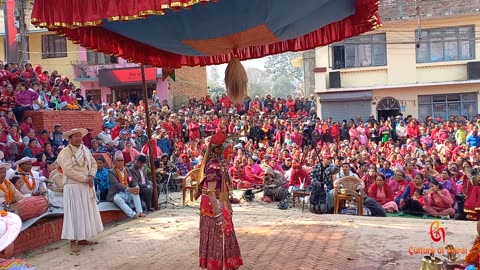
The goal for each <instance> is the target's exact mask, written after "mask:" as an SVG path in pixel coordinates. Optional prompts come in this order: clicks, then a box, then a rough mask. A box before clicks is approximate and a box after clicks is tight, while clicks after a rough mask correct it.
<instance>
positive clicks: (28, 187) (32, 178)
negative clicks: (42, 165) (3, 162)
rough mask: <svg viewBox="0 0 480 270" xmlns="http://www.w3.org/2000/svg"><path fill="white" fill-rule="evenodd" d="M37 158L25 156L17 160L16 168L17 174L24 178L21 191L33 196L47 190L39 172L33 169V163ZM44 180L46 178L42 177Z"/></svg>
mask: <svg viewBox="0 0 480 270" xmlns="http://www.w3.org/2000/svg"><path fill="white" fill-rule="evenodd" d="M35 161H36V159H34V158H29V157H24V158H22V159H20V160H19V161H17V162H16V163H15V164H16V165H17V169H16V170H15V173H14V174H16V175H18V176H19V177H20V178H21V179H22V180H21V181H22V182H23V183H22V187H21V188H20V192H21V193H22V194H23V195H26V196H31V195H32V194H43V193H44V192H45V190H46V189H45V184H44V183H43V182H41V181H40V180H41V178H40V177H39V174H38V172H36V171H34V170H32V163H33V162H35ZM42 180H44V179H42Z"/></svg>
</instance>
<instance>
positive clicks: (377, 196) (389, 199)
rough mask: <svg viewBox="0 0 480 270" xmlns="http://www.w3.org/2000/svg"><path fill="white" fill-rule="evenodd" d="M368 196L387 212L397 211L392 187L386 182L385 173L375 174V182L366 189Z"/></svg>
mask: <svg viewBox="0 0 480 270" xmlns="http://www.w3.org/2000/svg"><path fill="white" fill-rule="evenodd" d="M368 196H369V197H371V198H372V199H374V200H375V201H377V202H378V203H379V204H380V205H381V206H382V207H383V209H385V210H386V211H387V212H390V213H391V212H396V211H398V206H397V204H396V203H395V201H394V200H393V197H394V195H393V191H392V188H391V187H390V185H388V184H386V178H385V175H383V174H378V175H377V178H376V179H375V183H374V184H372V185H371V186H370V188H369V189H368Z"/></svg>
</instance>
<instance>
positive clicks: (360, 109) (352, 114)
mask: <svg viewBox="0 0 480 270" xmlns="http://www.w3.org/2000/svg"><path fill="white" fill-rule="evenodd" d="M370 104H371V101H367V100H359V101H333V102H332V101H329V102H323V103H322V118H323V119H327V118H328V117H332V119H333V121H339V122H340V121H342V120H344V119H345V120H347V121H348V120H350V119H354V120H356V117H357V116H360V117H362V120H363V121H366V120H367V119H368V116H370V114H371V105H370Z"/></svg>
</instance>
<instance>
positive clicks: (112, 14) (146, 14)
mask: <svg viewBox="0 0 480 270" xmlns="http://www.w3.org/2000/svg"><path fill="white" fill-rule="evenodd" d="M52 7H54V8H52ZM377 11H378V0H302V1H292V0H248V1H246V0H220V1H208V0H177V1H172V0H146V1H131V0H115V1H112V0H35V2H34V7H33V12H32V23H33V24H35V25H37V26H40V27H47V28H49V29H50V30H53V31H57V32H59V33H60V34H64V35H66V36H67V37H68V38H69V39H71V40H73V41H74V42H76V43H79V44H81V45H82V46H84V47H87V48H92V49H95V50H98V51H101V52H104V53H109V54H113V55H118V56H121V57H123V58H125V59H128V60H130V61H132V62H138V63H142V64H145V65H152V66H158V67H170V68H179V67H181V66H197V65H211V64H222V63H227V62H229V61H230V60H231V59H232V58H233V57H237V58H239V59H240V60H246V59H253V58H259V57H263V56H267V55H273V54H278V53H283V52H287V51H302V50H307V49H312V48H315V47H318V46H324V45H328V44H330V43H332V42H336V41H340V40H342V39H346V38H349V37H352V36H356V35H359V34H362V33H365V32H368V31H371V30H373V29H376V28H377V27H379V25H380V17H379V16H378V13H377Z"/></svg>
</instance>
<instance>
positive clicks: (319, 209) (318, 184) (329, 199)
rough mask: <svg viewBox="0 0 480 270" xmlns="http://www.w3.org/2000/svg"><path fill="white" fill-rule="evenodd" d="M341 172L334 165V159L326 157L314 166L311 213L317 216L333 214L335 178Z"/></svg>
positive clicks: (311, 177)
mask: <svg viewBox="0 0 480 270" xmlns="http://www.w3.org/2000/svg"><path fill="white" fill-rule="evenodd" d="M339 171H340V169H339V168H338V166H335V165H334V164H332V157H331V156H330V155H325V156H324V157H323V160H322V161H321V162H319V163H317V164H316V165H315V166H313V168H312V171H311V172H310V179H311V180H312V184H311V186H310V188H309V189H312V195H311V196H310V211H311V212H313V213H315V214H325V213H327V212H333V176H334V175H335V174H337V173H338V172H339Z"/></svg>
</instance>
